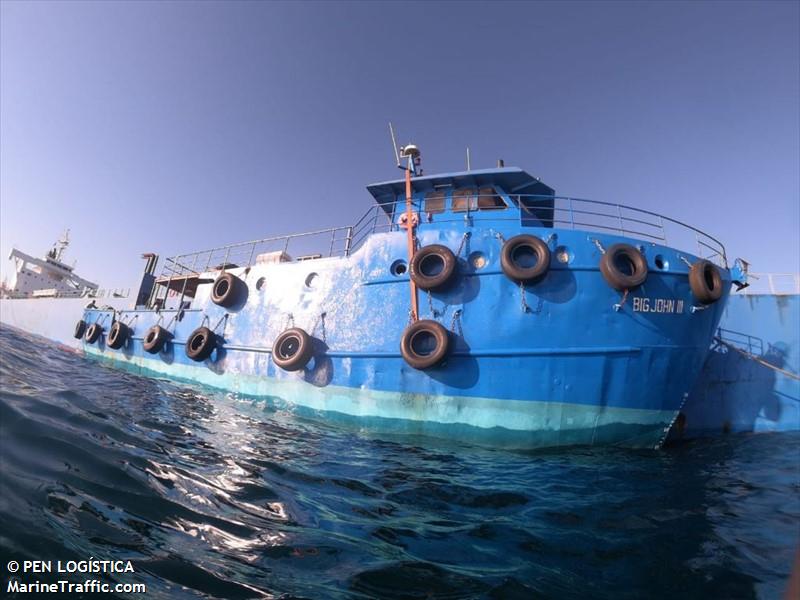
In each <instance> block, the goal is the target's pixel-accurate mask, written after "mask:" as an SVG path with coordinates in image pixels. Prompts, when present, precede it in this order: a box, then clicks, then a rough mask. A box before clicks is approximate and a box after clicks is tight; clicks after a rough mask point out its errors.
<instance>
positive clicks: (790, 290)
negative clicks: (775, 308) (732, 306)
mask: <svg viewBox="0 0 800 600" xmlns="http://www.w3.org/2000/svg"><path fill="white" fill-rule="evenodd" d="M747 283H748V284H749V285H748V286H747V287H746V288H744V289H743V290H742V291H741V293H742V294H773V295H778V296H789V295H792V294H800V273H752V272H748V274H747Z"/></svg>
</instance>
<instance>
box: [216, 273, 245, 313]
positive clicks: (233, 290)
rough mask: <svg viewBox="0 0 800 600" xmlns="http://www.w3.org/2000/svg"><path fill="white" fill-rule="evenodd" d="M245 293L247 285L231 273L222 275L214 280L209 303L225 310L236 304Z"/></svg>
mask: <svg viewBox="0 0 800 600" xmlns="http://www.w3.org/2000/svg"><path fill="white" fill-rule="evenodd" d="M246 291H247V284H246V283H245V282H244V281H242V280H241V279H239V278H238V277H237V276H236V275H234V274H233V273H223V274H222V275H220V276H219V277H217V278H216V279H215V280H214V284H213V286H212V287H211V301H212V302H213V303H214V304H216V305H218V306H223V307H225V308H230V307H231V306H233V305H234V304H236V303H238V302H239V300H240V299H241V297H242V295H243V294H244V293H245V292H246Z"/></svg>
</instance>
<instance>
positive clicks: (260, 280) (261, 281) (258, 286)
mask: <svg viewBox="0 0 800 600" xmlns="http://www.w3.org/2000/svg"><path fill="white" fill-rule="evenodd" d="M266 282H267V278H266V277H259V278H258V281H256V289H257V290H259V291H261V288H263V287H264V284H265V283H266Z"/></svg>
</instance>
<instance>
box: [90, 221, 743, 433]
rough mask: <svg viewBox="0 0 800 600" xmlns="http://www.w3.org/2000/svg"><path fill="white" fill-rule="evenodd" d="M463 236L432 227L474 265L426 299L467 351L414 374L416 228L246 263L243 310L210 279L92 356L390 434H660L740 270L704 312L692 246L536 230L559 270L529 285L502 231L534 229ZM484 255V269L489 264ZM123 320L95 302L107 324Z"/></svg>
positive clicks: (133, 322)
mask: <svg viewBox="0 0 800 600" xmlns="http://www.w3.org/2000/svg"><path fill="white" fill-rule="evenodd" d="M454 229H455V228H453V227H450V228H442V229H434V228H429V229H420V230H419V232H418V238H419V243H420V246H427V245H429V244H443V245H445V246H448V247H449V248H450V249H451V250H452V251H453V252H454V253H456V254H458V258H459V261H458V268H457V277H456V282H455V284H454V285H453V286H452V287H451V288H449V289H447V290H445V291H442V292H433V293H431V294H427V293H426V292H421V293H420V318H422V319H432V320H437V321H439V322H441V323H442V324H443V325H444V326H445V327H446V328H447V329H448V330H451V332H452V333H451V339H452V344H453V347H452V351H451V352H450V355H449V357H448V359H447V361H446V362H445V363H444V364H442V365H440V366H438V367H435V368H431V369H428V370H425V371H421V370H416V369H413V368H411V367H410V366H408V365H407V364H406V362H405V361H404V360H403V358H402V356H401V353H400V349H399V340H400V338H401V335H402V333H403V330H404V329H405V327H406V326H407V325H408V323H409V313H408V306H409V304H408V295H409V280H408V275H407V274H405V273H403V274H393V272H392V270H391V269H390V265H392V264H393V263H395V262H396V261H397V260H398V259H399V258H402V257H404V256H405V255H406V245H405V244H406V234H405V232H403V231H393V232H389V233H382V234H373V235H372V236H370V237H369V239H368V240H367V241H366V243H365V244H364V245H363V246H361V247H360V249H359V250H358V251H357V252H354V253H352V254H351V255H350V256H346V257H341V258H330V259H318V260H311V261H302V262H286V263H274V264H258V263H256V264H253V265H252V266H251V267H250V268H249V269H244V268H230V269H228V272H230V273H233V274H235V275H237V276H239V277H240V278H241V279H243V280H244V281H245V282H246V283H247V286H248V294H247V299H246V301H243V302H242V303H241V305H239V306H234V307H231V308H229V309H225V308H222V307H220V306H217V305H215V304H214V303H212V302H211V300H210V288H211V285H201V286H199V287H198V289H197V293H196V296H195V298H194V299H193V301H192V305H191V308H190V309H188V310H186V311H185V312H184V314H183V317H182V319H181V320H180V321H177V320H176V319H173V318H172V315H174V314H175V313H174V312H169V311H162V313H161V314H159V313H158V312H155V311H153V310H149V309H138V310H130V311H123V312H121V313H117V314H116V318H117V319H120V320H122V321H123V322H125V323H127V324H128V325H129V326H130V327H131V329H132V332H133V334H132V338H130V339H129V340H128V341H127V342H126V345H125V346H124V347H123V348H122V349H120V350H112V349H111V348H109V347H107V346H106V345H105V341H104V338H102V337H101V339H100V340H98V342H96V343H95V344H88V343H85V342H84V344H83V346H84V349H85V351H86V353H87V354H88V355H89V356H92V357H94V358H98V359H101V360H103V361H108V362H111V363H112V364H114V365H115V366H120V367H122V368H126V369H129V370H133V371H135V372H141V373H142V374H146V375H156V376H167V377H169V378H173V379H181V380H185V381H192V382H197V383H200V384H204V385H208V386H212V387H215V388H219V389H223V390H228V391H231V392H234V393H237V394H241V395H242V396H246V397H253V398H258V397H264V398H268V399H272V400H276V399H280V400H277V401H279V402H283V403H286V404H287V405H289V406H292V407H294V408H295V409H296V410H298V411H300V412H304V413H307V414H316V415H320V416H322V417H324V418H326V419H334V420H340V421H344V422H353V423H355V424H356V425H357V426H359V427H365V428H369V429H374V430H376V431H397V432H403V433H413V434H424V435H435V436H441V435H444V436H447V437H454V438H459V439H468V440H473V441H485V442H487V443H490V444H492V445H501V446H510V447H536V446H559V445H572V444H596V443H603V444H622V445H626V446H636V447H657V446H658V445H660V444H661V442H662V441H663V439H664V437H665V436H666V432H667V431H668V430H669V427H670V425H671V424H672V422H673V420H674V418H675V416H676V415H677V413H678V411H679V410H680V409H681V407H682V406H683V404H684V402H685V400H686V397H687V394H688V392H689V390H690V388H691V386H692V384H693V382H694V381H695V379H696V377H697V375H698V373H699V372H700V370H701V367H702V365H703V362H704V360H705V358H706V355H707V353H708V348H709V343H710V341H711V339H712V336H713V333H714V331H715V330H716V328H717V325H718V323H719V319H720V317H721V314H722V310H723V307H724V304H725V300H726V298H727V293H728V289H729V286H730V274H729V272H728V271H727V270H722V271H721V273H722V276H723V282H724V290H725V293H724V296H723V298H722V299H721V300H720V301H718V302H716V303H715V304H711V305H708V306H707V307H700V306H698V305H697V302H696V301H695V300H694V298H693V295H692V292H691V290H690V286H689V282H688V277H687V276H688V270H689V264H691V263H692V262H693V261H695V260H696V258H695V257H693V256H691V255H688V254H686V253H682V252H678V251H676V250H674V249H672V248H669V247H666V246H661V245H657V244H653V243H647V244H642V243H641V242H640V241H637V240H632V239H630V238H626V237H624V236H612V235H598V234H591V235H587V233H586V232H581V231H573V230H564V229H553V228H546V227H542V228H536V227H528V228H525V230H524V232H525V233H530V234H533V235H536V236H539V237H540V238H541V239H543V240H547V243H548V244H550V245H551V246H552V247H553V250H554V253H553V259H552V263H551V265H550V269H549V272H548V273H547V275H546V276H545V277H544V279H542V280H541V281H539V282H537V283H535V284H532V285H528V286H524V287H520V286H519V285H518V284H516V283H514V282H513V281H511V280H510V279H509V278H508V277H506V276H505V274H504V273H503V272H502V270H501V268H500V250H501V247H502V238H503V236H505V237H506V238H507V237H510V236H511V235H515V234H517V233H520V231H519V229H518V228H517V229H515V230H512V229H507V230H503V229H500V228H479V227H475V228H472V229H471V230H470V233H471V234H472V235H471V237H470V238H468V239H466V241H465V238H464V236H463V231H464V230H463V228H462V230H454ZM498 234H500V235H499V236H498ZM618 242H625V243H631V244H636V245H637V246H638V247H639V248H640V249H641V250H642V252H643V254H644V256H645V258H646V259H647V262H648V266H649V269H650V273H649V276H648V278H647V280H646V282H645V283H644V284H643V285H642V286H641V287H639V288H637V289H635V290H633V291H631V292H630V293H629V294H628V295H623V294H621V293H620V292H617V291H616V290H614V289H612V288H611V287H610V286H609V285H608V284H607V283H606V281H605V280H604V279H603V276H602V275H601V273H600V271H599V268H598V264H599V261H600V258H601V256H602V252H603V250H602V249H603V248H607V247H609V246H610V245H611V244H614V243H618ZM556 247H558V250H559V252H558V253H557V252H555V250H556ZM478 253H479V254H480V255H481V258H482V260H481V261H480V262H477V261H475V260H473V258H474V257H475V256H477V255H478ZM556 256H563V257H567V256H568V257H569V258H568V260H567V261H566V262H561V261H560V260H557V258H556ZM206 276H207V277H208V281H212V280H213V277H214V276H215V275H214V274H213V273H207V274H206ZM167 307H169V305H167ZM694 307H697V308H694ZM76 317H77V315H76ZM112 318H114V316H113V315H112V314H110V313H108V312H103V311H99V310H87V311H85V313H84V320H85V321H87V323H93V322H96V321H100V322H101V323H103V324H104V327H105V329H106V330H107V329H108V326H109V325H110V324H111V321H112ZM157 323H161V324H162V325H169V328H170V329H171V330H172V331H173V334H174V338H173V340H172V342H170V343H168V344H167V346H166V347H165V349H164V351H162V352H161V353H160V354H156V355H151V354H147V353H146V352H144V350H143V347H142V336H143V334H144V332H145V331H147V329H148V328H150V327H151V326H152V325H155V324H157ZM203 324H205V325H208V326H209V327H211V328H213V329H214V330H215V332H216V333H217V334H218V337H219V341H220V343H219V346H218V348H217V349H216V350H215V351H214V353H213V354H212V355H211V357H210V358H209V359H207V360H206V361H204V362H202V363H197V362H193V361H192V360H190V359H189V358H187V356H186V355H185V352H184V344H185V342H186V340H187V338H188V337H189V335H190V333H191V332H192V331H193V330H194V329H195V328H197V327H199V326H201V325H203ZM292 326H297V327H302V328H303V329H305V330H306V331H307V332H308V333H309V334H311V335H312V336H313V338H314V344H315V352H314V359H313V360H312V362H311V363H310V364H309V365H308V366H307V367H306V368H305V369H304V370H302V371H299V372H294V373H292V372H285V371H282V370H281V369H279V368H278V367H276V365H275V364H274V362H273V361H272V359H271V351H272V348H271V344H272V342H273V340H275V338H276V337H277V336H278V334H279V333H281V332H282V331H283V330H285V329H287V328H288V327H292Z"/></svg>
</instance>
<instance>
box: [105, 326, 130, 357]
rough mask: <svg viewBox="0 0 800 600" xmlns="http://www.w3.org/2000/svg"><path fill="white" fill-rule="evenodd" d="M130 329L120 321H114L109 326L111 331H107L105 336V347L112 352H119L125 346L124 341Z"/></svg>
mask: <svg viewBox="0 0 800 600" xmlns="http://www.w3.org/2000/svg"><path fill="white" fill-rule="evenodd" d="M129 333H130V328H129V327H128V326H127V325H125V323H123V322H122V321H114V322H113V323H112V324H111V329H109V330H108V335H107V336H106V345H107V346H108V347H109V348H113V349H114V350H119V349H120V348H122V347H123V346H124V345H125V340H127V339H128V334H129Z"/></svg>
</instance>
